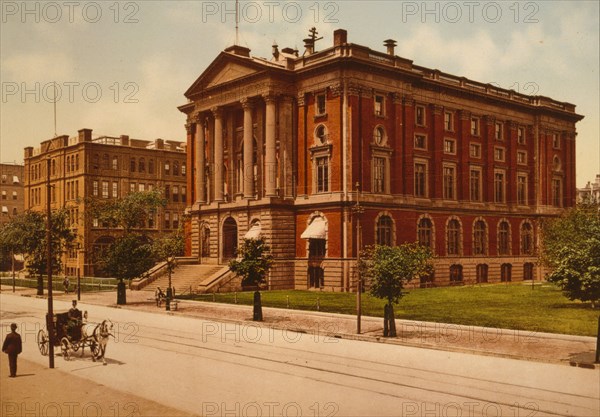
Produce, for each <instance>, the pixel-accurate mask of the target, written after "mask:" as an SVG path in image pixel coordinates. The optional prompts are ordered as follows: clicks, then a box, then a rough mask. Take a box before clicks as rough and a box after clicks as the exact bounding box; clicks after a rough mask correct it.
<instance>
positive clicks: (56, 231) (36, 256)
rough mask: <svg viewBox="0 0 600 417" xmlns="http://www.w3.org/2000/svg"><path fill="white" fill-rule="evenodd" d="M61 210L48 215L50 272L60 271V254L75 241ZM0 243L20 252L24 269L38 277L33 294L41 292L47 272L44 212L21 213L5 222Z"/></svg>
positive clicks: (66, 215) (65, 211) (65, 212)
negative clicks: (50, 252) (50, 254)
mask: <svg viewBox="0 0 600 417" xmlns="http://www.w3.org/2000/svg"><path fill="white" fill-rule="evenodd" d="M68 218H69V217H68V212H67V210H65V209H60V210H55V211H53V212H52V214H51V223H52V230H51V246H52V271H53V272H60V271H61V270H62V254H63V253H64V251H65V250H66V248H67V247H68V246H69V245H70V244H71V243H72V242H73V241H74V240H75V237H76V236H75V233H74V232H73V231H72V230H71V228H70V227H69V223H68ZM0 245H1V246H2V247H3V248H6V249H8V250H10V251H11V252H12V253H18V254H23V256H24V258H25V262H26V265H27V269H28V270H29V272H30V273H31V274H32V275H37V276H38V283H37V293H38V295H43V294H44V279H43V275H44V274H47V259H48V252H47V239H46V214H45V213H41V212H37V211H27V212H25V213H22V214H20V215H18V216H16V217H14V218H13V219H11V221H10V222H8V223H6V224H5V225H4V227H3V228H2V230H1V233H0Z"/></svg>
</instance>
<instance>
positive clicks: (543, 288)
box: [185, 283, 600, 336]
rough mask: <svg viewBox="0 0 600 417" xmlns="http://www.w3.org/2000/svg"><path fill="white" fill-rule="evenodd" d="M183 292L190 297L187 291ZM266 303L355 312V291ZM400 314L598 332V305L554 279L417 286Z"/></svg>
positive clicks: (266, 301) (277, 294)
mask: <svg viewBox="0 0 600 417" xmlns="http://www.w3.org/2000/svg"><path fill="white" fill-rule="evenodd" d="M235 297H236V295H235V294H233V293H223V294H214V295H213V294H204V295H196V296H193V298H194V299H197V300H201V301H213V300H214V301H216V302H220V303H234V302H235ZM252 297H253V294H252V292H241V293H237V302H238V304H247V305H251V304H252ZM185 298H190V297H189V296H186V297H185ZM362 299H363V302H362V309H363V314H364V315H369V316H379V317H382V316H383V304H384V302H383V301H382V300H378V299H375V298H373V297H371V296H369V295H368V294H364V295H363V297H362ZM262 301H263V306H265V307H280V308H287V307H288V306H289V308H292V309H299V310H312V311H316V310H317V303H318V305H319V311H326V312H331V313H342V314H356V294H354V293H333V292H315V291H264V292H262ZM395 311H396V317H397V318H399V319H407V320H421V321H432V322H440V323H454V324H465V325H474V326H488V327H498V328H510V329H518V330H528V331H537V332H549V333H564V334H575V335H583V336H596V333H597V329H598V316H599V315H600V311H598V310H592V309H591V308H590V304H589V303H581V302H576V301H570V300H568V299H567V298H565V297H564V296H563V295H562V293H561V291H560V290H558V289H557V288H556V287H554V286H552V285H550V284H544V285H536V286H535V289H533V290H532V289H531V285H523V284H516V283H515V284H511V285H505V284H499V285H482V286H463V287H445V288H430V289H414V290H410V291H407V292H406V295H405V297H403V298H402V300H401V301H400V304H399V305H398V306H396V309H395Z"/></svg>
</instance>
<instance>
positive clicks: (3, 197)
mask: <svg viewBox="0 0 600 417" xmlns="http://www.w3.org/2000/svg"><path fill="white" fill-rule="evenodd" d="M6 195H7V194H6V191H4V190H2V200H6Z"/></svg>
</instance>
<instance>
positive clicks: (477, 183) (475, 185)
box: [469, 169, 481, 201]
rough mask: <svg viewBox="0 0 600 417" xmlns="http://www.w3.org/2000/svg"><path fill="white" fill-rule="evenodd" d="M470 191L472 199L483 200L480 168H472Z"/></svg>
mask: <svg viewBox="0 0 600 417" xmlns="http://www.w3.org/2000/svg"><path fill="white" fill-rule="evenodd" d="M469 191H470V196H471V201H481V171H480V170H479V169H471V173H470V176H469Z"/></svg>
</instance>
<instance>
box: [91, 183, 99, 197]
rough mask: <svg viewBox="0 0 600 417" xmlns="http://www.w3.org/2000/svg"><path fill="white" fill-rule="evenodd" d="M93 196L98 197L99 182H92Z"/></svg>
mask: <svg viewBox="0 0 600 417" xmlns="http://www.w3.org/2000/svg"><path fill="white" fill-rule="evenodd" d="M92 195H93V196H94V197H98V181H94V182H92Z"/></svg>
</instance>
